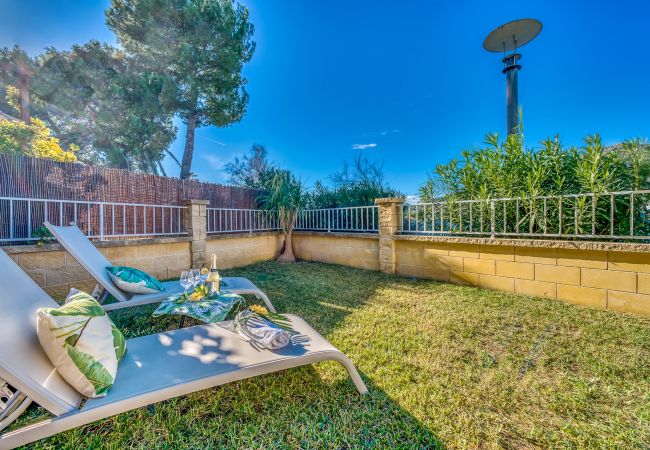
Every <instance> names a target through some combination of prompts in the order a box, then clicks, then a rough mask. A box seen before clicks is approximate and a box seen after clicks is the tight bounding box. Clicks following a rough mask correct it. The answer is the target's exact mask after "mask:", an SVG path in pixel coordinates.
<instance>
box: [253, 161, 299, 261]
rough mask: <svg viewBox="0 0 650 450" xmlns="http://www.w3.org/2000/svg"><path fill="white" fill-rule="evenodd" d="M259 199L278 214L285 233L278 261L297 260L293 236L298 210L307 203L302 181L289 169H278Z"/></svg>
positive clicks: (264, 205) (266, 208)
mask: <svg viewBox="0 0 650 450" xmlns="http://www.w3.org/2000/svg"><path fill="white" fill-rule="evenodd" d="M259 200H260V203H261V204H262V207H263V208H264V209H265V210H267V211H271V212H273V213H274V214H276V215H277V218H278V222H279V226H280V229H281V230H282V233H283V234H284V249H283V251H282V253H281V254H280V256H279V257H278V262H281V263H289V262H295V261H296V258H295V256H294V255H293V247H292V244H291V236H292V234H293V227H294V225H295V223H296V218H297V216H298V211H299V210H300V208H302V207H303V206H304V203H305V193H304V188H303V185H302V183H301V182H300V180H298V179H297V178H296V177H294V176H293V174H291V172H289V171H288V170H277V171H275V173H274V174H273V175H272V176H271V179H270V181H269V182H268V184H267V190H266V192H265V193H264V194H263V195H262V196H261V197H260V199H259Z"/></svg>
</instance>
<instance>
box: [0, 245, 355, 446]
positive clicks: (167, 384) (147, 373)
mask: <svg viewBox="0 0 650 450" xmlns="http://www.w3.org/2000/svg"><path fill="white" fill-rule="evenodd" d="M0 306H1V307H2V311H3V313H2V314H0V378H2V380H4V381H6V382H7V383H8V384H9V385H10V386H12V387H13V388H14V389H16V390H17V391H16V392H15V395H13V396H12V398H13V399H14V400H16V402H15V403H14V406H12V408H11V411H10V412H7V409H4V410H3V411H2V412H1V413H0V423H2V424H3V425H6V424H7V423H9V422H11V421H13V420H15V418H16V417H17V416H18V415H19V414H20V413H21V412H22V410H24V409H25V408H26V407H27V405H28V404H29V402H30V401H34V402H36V403H38V404H39V405H40V406H42V407H43V408H45V409H47V410H48V411H49V412H51V413H52V414H53V415H54V416H55V417H54V418H53V419H49V420H45V421H42V422H39V423H36V424H34V425H29V426H26V427H23V428H20V429H18V430H15V431H11V432H8V433H5V434H2V435H0V449H5V448H14V447H17V446H20V445H25V444H28V443H30V442H33V441H36V440H38V439H42V438H45V437H48V436H51V435H53V434H56V433H60V432H63V431H66V430H69V429H71V428H75V427H79V426H82V425H85V424H89V423H91V422H94V421H96V420H99V419H103V418H106V417H110V416H113V415H115V414H120V413H122V412H125V411H129V410H131V409H135V408H140V407H142V406H146V405H149V404H151V403H156V402H160V401H163V400H167V399H170V398H173V397H177V396H180V395H185V394H189V393H191V392H195V391H198V390H201V389H207V388H211V387H214V386H219V385H223V384H226V383H231V382H233V381H238V380H243V379H246V378H250V377H254V376H258V375H264V374H268V373H273V372H277V371H280V370H285V369H290V368H293V367H298V366H304V365H307V364H312V363H316V362H319V361H324V360H333V361H337V362H339V363H341V364H342V365H343V366H344V367H345V368H346V369H347V371H348V373H349V375H350V377H351V378H352V381H353V382H354V384H355V386H356V388H357V390H358V391H359V392H360V393H361V394H365V393H366V392H367V389H366V386H365V385H364V383H363V380H362V379H361V378H360V376H359V374H358V372H357V370H356V368H355V367H354V365H353V363H352V361H351V360H350V359H349V358H348V357H347V356H345V355H344V354H343V353H341V351H339V350H337V349H336V348H335V347H334V346H333V345H332V344H330V343H329V342H328V341H327V340H326V339H325V338H324V337H322V336H321V335H320V334H319V333H318V332H317V331H316V330H314V329H313V328H312V327H310V326H309V325H308V324H307V323H306V322H305V321H304V320H302V319H301V318H299V317H297V316H292V315H289V316H288V317H289V318H290V319H291V322H292V325H293V327H294V328H295V330H296V331H297V332H298V333H299V336H298V337H299V339H296V342H294V343H292V344H291V345H289V346H287V347H285V348H283V349H281V350H277V351H269V350H259V349H257V348H255V347H253V346H252V345H251V344H250V343H249V342H246V341H244V340H242V339H240V338H239V337H238V336H237V335H235V334H234V333H232V332H230V331H228V330H227V329H226V328H225V327H224V326H223V325H220V324H209V325H201V326H195V327H190V328H183V329H179V330H174V331H169V332H164V333H159V334H154V335H149V336H143V337H139V338H135V339H130V340H128V341H127V348H128V351H127V354H126V356H125V357H124V359H123V360H122V362H121V364H120V366H119V368H118V372H117V377H116V380H115V384H114V385H113V388H112V389H111V391H110V392H109V394H108V395H107V396H106V397H104V398H99V399H91V400H88V401H86V402H85V403H84V404H83V405H82V406H81V407H80V405H81V400H82V398H81V395H80V394H79V393H77V392H76V391H75V390H74V389H73V388H72V387H70V385H68V384H67V383H66V382H65V381H64V380H63V379H62V378H61V377H60V376H59V374H58V372H57V371H56V369H55V368H54V366H52V364H51V363H50V360H49V359H48V357H47V356H46V354H45V352H44V351H43V349H42V347H41V346H40V344H39V341H38V337H37V335H36V310H37V309H38V308H42V307H56V306H57V304H56V302H54V300H52V299H51V298H50V297H49V296H48V295H47V293H45V292H44V291H43V290H42V289H41V288H40V287H39V286H38V285H37V284H36V283H35V282H34V281H33V280H32V279H31V278H30V277H29V276H28V275H27V274H26V273H25V272H23V271H22V270H21V269H20V267H18V265H16V263H15V262H14V261H13V260H12V259H11V258H9V257H8V256H7V255H6V254H5V253H4V252H3V251H2V250H0ZM2 380H0V384H1V382H2ZM8 401H9V400H8ZM4 403H5V404H6V403H7V402H4ZM0 410H2V408H0Z"/></svg>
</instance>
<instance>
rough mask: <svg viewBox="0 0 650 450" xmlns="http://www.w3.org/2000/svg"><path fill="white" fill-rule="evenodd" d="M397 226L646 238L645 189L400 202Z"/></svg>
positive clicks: (649, 217)
mask: <svg viewBox="0 0 650 450" xmlns="http://www.w3.org/2000/svg"><path fill="white" fill-rule="evenodd" d="M401 231H402V233H420V234H434V235H436V234H440V235H476V236H490V237H497V236H500V237H524V238H525V237H536V238H574V239H612V240H623V239H625V240H628V239H633V240H649V239H650V190H643V191H625V192H608V193H603V194H594V193H587V194H573V195H552V196H540V197H532V198H525V197H521V198H498V199H491V200H455V201H443V202H434V203H420V204H413V205H409V204H406V205H404V206H403V223H402V230H401Z"/></svg>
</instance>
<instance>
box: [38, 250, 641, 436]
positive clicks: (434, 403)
mask: <svg viewBox="0 0 650 450" xmlns="http://www.w3.org/2000/svg"><path fill="white" fill-rule="evenodd" d="M227 274H228V275H241V276H245V277H248V278H250V279H251V280H253V281H254V282H255V283H256V284H257V285H258V286H259V287H260V288H262V289H263V290H264V291H266V292H267V293H268V295H269V297H270V298H271V300H272V301H273V303H274V304H275V305H276V307H277V309H278V311H280V312H291V313H295V314H298V315H300V316H302V317H304V318H305V319H306V320H307V321H308V322H309V323H310V324H312V326H314V327H315V328H316V329H317V330H318V331H320V332H321V333H322V334H323V335H324V336H325V337H327V338H328V339H329V340H330V341H331V342H332V343H333V344H334V345H336V346H337V347H338V348H339V349H341V350H342V351H343V352H345V353H346V354H347V355H349V356H350V358H352V360H353V361H354V362H355V364H356V365H357V367H358V369H359V371H360V372H361V374H362V376H363V378H364V380H365V381H366V383H367V384H368V387H369V389H370V394H369V395H368V396H366V397H365V398H362V397H360V396H359V395H358V394H357V392H356V390H355V389H354V386H353V385H352V383H351V382H350V381H349V379H348V377H347V374H346V372H345V370H344V369H343V368H342V367H341V366H339V365H337V364H335V363H320V364H317V365H315V366H310V367H304V368H298V369H292V370H288V371H285V372H281V373H278V374H274V375H268V376H263V377H257V378H254V379H251V380H247V381H242V382H238V383H232V384H229V385H226V386H222V387H218V388H214V389H209V390H205V391H201V392H198V393H195V394H192V395H188V396H184V397H181V398H177V399H173V400H169V401H166V402H162V403H159V404H156V405H151V406H149V407H146V408H141V409H138V410H135V411H132V412H128V413H125V414H121V415H119V416H116V417H113V418H109V419H105V420H102V421H99V422H96V423H94V424H91V425H88V426H86V427H83V428H81V429H77V430H73V431H70V432H67V433H63V434H60V435H57V436H55V437H53V438H50V439H49V440H45V441H41V442H39V443H37V444H36V447H38V448H55V447H56V448H91V447H96V446H102V447H108V448H125V447H141V448H150V447H166V448H181V447H182V448H189V447H194V448H197V447H201V448H205V447H212V448H219V447H222V448H223V447H227V448H235V447H237V448H368V447H378V448H431V447H447V448H476V447H481V448H500V447H505V448H538V447H539V448H548V447H553V448H558V447H559V448H587V447H589V448H648V446H650V318H645V317H640V316H633V315H624V314H616V313H611V312H606V311H597V310H592V309H587V308H583V307H579V306H572V305H566V304H563V303H560V302H555V301H549V300H542V299H535V298H530V297H524V296H519V295H513V294H506V293H499V292H491V291H486V290H480V289H476V288H470V287H459V286H453V285H448V284H440V283H436V282H433V281H423V280H417V281H416V280H412V279H408V278H399V277H392V276H387V275H383V274H380V273H376V272H366V271H361V270H355V269H350V268H347V267H340V266H333V265H325V264H316V263H298V264H295V265H277V264H275V263H265V264H259V265H254V266H249V267H246V268H243V269H238V270H231V271H228V273H227ZM153 309H154V307H153V306H146V307H140V308H133V309H128V310H122V311H119V312H116V313H112V314H111V316H112V317H113V319H114V320H115V322H116V323H117V325H118V326H119V327H120V328H121V329H122V330H124V331H125V333H126V334H127V335H128V337H134V336H138V335H143V334H148V333H153V332H160V331H164V330H166V329H170V328H173V327H174V326H175V325H176V323H177V320H176V319H175V318H152V317H150V314H151V312H152V311H153ZM152 376H155V374H152ZM109 395H110V394H109ZM30 413H31V416H32V418H34V417H35V416H37V415H38V414H39V413H40V410H39V409H38V408H33V409H32V410H31V411H30Z"/></svg>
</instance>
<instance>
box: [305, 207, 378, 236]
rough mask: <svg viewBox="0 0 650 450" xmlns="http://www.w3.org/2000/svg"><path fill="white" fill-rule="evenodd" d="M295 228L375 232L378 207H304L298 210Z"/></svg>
mask: <svg viewBox="0 0 650 450" xmlns="http://www.w3.org/2000/svg"><path fill="white" fill-rule="evenodd" d="M295 229H296V230H316V231H353V232H364V233H377V232H378V231H379V209H378V207H377V206H351V207H346V208H328V209H305V210H301V211H299V212H298V217H297V218H296V226H295Z"/></svg>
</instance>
